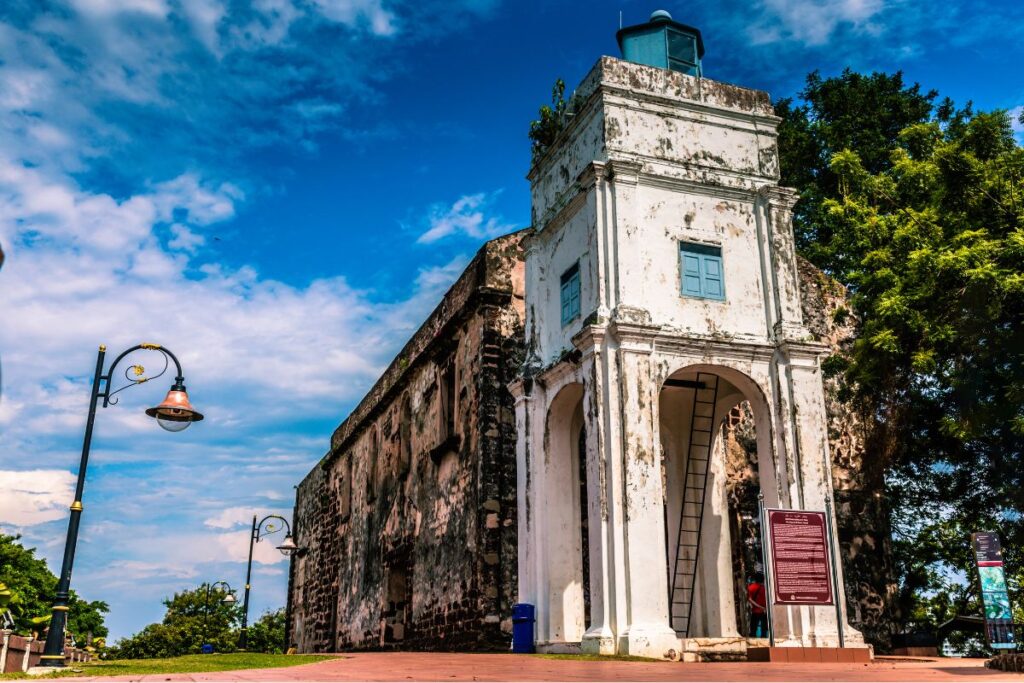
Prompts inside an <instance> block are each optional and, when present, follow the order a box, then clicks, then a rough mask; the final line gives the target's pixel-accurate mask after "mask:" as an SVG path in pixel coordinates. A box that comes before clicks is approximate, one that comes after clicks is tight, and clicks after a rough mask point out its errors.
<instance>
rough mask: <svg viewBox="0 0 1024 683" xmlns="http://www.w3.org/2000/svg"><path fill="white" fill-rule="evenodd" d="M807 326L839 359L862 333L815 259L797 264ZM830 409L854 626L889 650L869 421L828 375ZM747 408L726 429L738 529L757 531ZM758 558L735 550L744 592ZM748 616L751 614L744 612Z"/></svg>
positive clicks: (884, 542) (886, 567) (887, 586)
mask: <svg viewBox="0 0 1024 683" xmlns="http://www.w3.org/2000/svg"><path fill="white" fill-rule="evenodd" d="M797 267H798V272H799V276H800V282H799V284H800V295H801V305H802V312H803V319H804V324H805V325H806V326H807V328H808V330H810V332H811V334H812V335H813V336H814V338H815V339H816V340H817V341H819V342H822V343H824V344H828V346H829V347H830V349H831V350H832V353H833V354H839V355H842V354H845V353H847V352H848V350H849V347H850V345H851V344H852V343H853V340H854V336H855V334H856V319H855V318H854V317H853V315H852V313H851V312H850V307H849V303H848V301H847V296H846V291H845V289H844V288H843V286H842V285H841V284H839V283H838V282H836V281H835V280H833V279H831V278H829V277H828V276H826V275H825V274H824V273H822V272H821V271H820V270H819V269H818V268H816V267H815V266H814V265H812V264H811V263H810V262H809V261H807V260H806V259H803V258H799V257H798V259H797ZM824 388H825V406H826V411H827V415H828V437H829V439H828V441H829V450H830V453H831V456H832V486H833V491H834V494H835V499H836V500H835V505H836V518H837V519H836V521H837V526H838V528H837V535H838V536H839V543H840V546H841V548H842V552H843V556H842V562H843V574H844V579H845V584H846V593H847V595H846V599H847V612H848V616H849V621H850V625H851V626H853V627H854V628H856V629H858V630H860V631H861V632H862V633H863V634H864V637H865V639H866V640H868V641H869V642H871V643H873V644H875V646H876V647H878V648H880V649H882V650H886V649H888V648H889V646H890V638H891V633H892V618H893V617H892V614H891V611H890V609H891V605H892V600H893V599H894V597H895V590H896V584H895V583H894V581H893V579H892V576H893V568H892V548H891V540H890V530H889V520H888V516H887V513H886V511H885V509H884V507H883V504H884V501H883V499H882V498H881V492H882V491H883V472H882V468H881V466H880V465H878V464H877V463H875V462H874V461H873V460H872V458H871V454H870V453H868V452H866V450H865V443H866V441H867V437H868V434H867V433H866V426H865V424H866V423H865V421H864V420H863V419H862V417H861V415H860V414H859V413H858V412H857V410H856V409H855V408H854V406H853V404H852V403H851V402H850V401H849V400H848V398H847V397H845V396H844V395H843V394H842V389H841V385H840V383H839V381H838V380H837V379H836V378H835V377H832V376H829V374H828V373H827V372H826V373H825V381H824ZM752 435H753V417H752V414H751V413H750V409H749V406H746V405H745V404H743V405H741V406H739V407H737V408H736V409H735V410H734V411H733V414H732V415H731V416H730V419H729V420H728V422H727V423H726V425H725V436H726V454H727V471H728V482H729V483H728V490H729V497H730V509H731V510H732V511H733V513H734V514H733V516H734V518H735V519H733V520H732V523H733V525H734V527H736V528H742V527H746V529H745V531H746V532H747V533H745V534H743V533H741V534H740V537H744V536H746V537H750V536H751V533H756V532H754V531H753V528H752V527H751V525H750V523H749V520H744V519H743V516H744V515H748V516H749V515H750V514H751V513H755V512H756V503H757V460H756V449H757V447H756V444H755V442H754V440H753V436H752ZM759 561H760V558H759V557H758V556H757V553H756V552H752V551H751V547H750V546H746V547H742V546H740V547H737V548H734V564H735V565H736V566H738V567H742V568H743V573H744V574H745V575H744V576H737V590H741V589H742V587H743V582H744V580H745V578H746V576H747V575H749V574H750V573H751V572H752V571H753V566H754V564H755V562H759ZM739 616H741V617H742V618H743V619H745V618H746V615H745V614H743V615H739Z"/></svg>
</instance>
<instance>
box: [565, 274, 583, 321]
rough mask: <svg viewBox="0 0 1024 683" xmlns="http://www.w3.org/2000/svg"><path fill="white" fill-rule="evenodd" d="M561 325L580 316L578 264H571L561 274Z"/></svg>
mask: <svg viewBox="0 0 1024 683" xmlns="http://www.w3.org/2000/svg"><path fill="white" fill-rule="evenodd" d="M561 285H562V324H563V325H566V324H568V323H569V322H571V321H572V320H573V319H574V318H576V317H577V316H578V315H579V314H580V264H579V261H577V262H576V263H574V264H572V267H571V268H569V270H567V271H565V272H564V273H562V280H561Z"/></svg>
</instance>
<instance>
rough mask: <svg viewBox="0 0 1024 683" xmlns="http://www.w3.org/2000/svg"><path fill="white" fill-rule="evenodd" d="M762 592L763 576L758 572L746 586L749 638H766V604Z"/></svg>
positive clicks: (765, 598)
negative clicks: (748, 609)
mask: <svg viewBox="0 0 1024 683" xmlns="http://www.w3.org/2000/svg"><path fill="white" fill-rule="evenodd" d="M767 597H768V596H767V594H766V593H765V590H764V574H762V573H761V572H758V573H756V574H754V577H753V579H752V580H751V582H750V583H748V584H747V606H748V607H749V608H750V637H751V638H767V637H768V613H767V609H766V606H767V604H768V600H767Z"/></svg>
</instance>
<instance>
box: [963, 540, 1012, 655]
mask: <svg viewBox="0 0 1024 683" xmlns="http://www.w3.org/2000/svg"><path fill="white" fill-rule="evenodd" d="M971 545H972V546H974V559H975V561H976V562H977V563H978V578H979V579H980V581H981V602H982V604H983V605H984V606H985V639H986V640H988V644H989V647H992V648H994V649H997V650H1012V649H1014V648H1015V647H1017V643H1016V642H1015V639H1014V634H1013V611H1012V610H1011V609H1010V596H1009V594H1008V593H1007V592H1006V575H1005V574H1004V572H1003V548H1002V546H1001V545H1000V544H999V534H997V533H995V532H994V531H979V532H977V533H974V534H971Z"/></svg>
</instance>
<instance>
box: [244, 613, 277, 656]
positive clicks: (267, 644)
mask: <svg viewBox="0 0 1024 683" xmlns="http://www.w3.org/2000/svg"><path fill="white" fill-rule="evenodd" d="M284 627H285V612H284V608H283V607H282V608H279V609H276V610H273V611H270V610H268V611H266V612H264V613H263V615H262V616H260V618H259V620H257V621H256V623H254V624H253V625H252V626H250V627H249V633H248V635H247V648H248V650H249V651H250V652H266V653H268V654H281V653H282V652H283V651H284Z"/></svg>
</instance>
